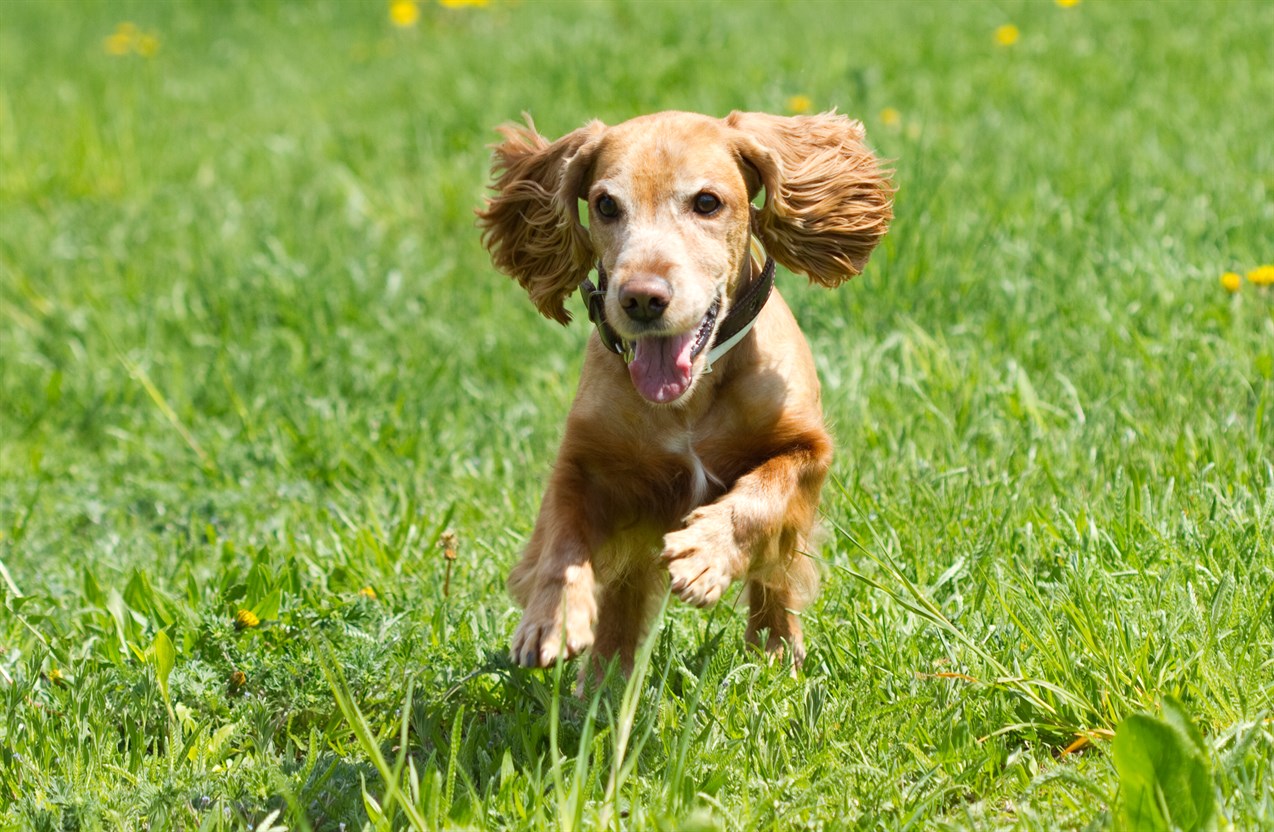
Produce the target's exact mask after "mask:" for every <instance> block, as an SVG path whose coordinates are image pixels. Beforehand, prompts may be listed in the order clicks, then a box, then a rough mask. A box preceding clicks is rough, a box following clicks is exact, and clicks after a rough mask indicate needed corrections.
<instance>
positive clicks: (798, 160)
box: [726, 111, 894, 286]
mask: <svg viewBox="0 0 1274 832" xmlns="http://www.w3.org/2000/svg"><path fill="white" fill-rule="evenodd" d="M726 124H728V125H729V126H731V127H734V128H736V129H738V130H740V131H741V132H742V135H741V136H740V139H739V142H738V153H739V155H740V157H741V158H742V159H743V161H744V162H746V163H748V164H749V165H751V166H752V167H753V168H754V169H755V170H756V173H757V176H756V177H755V180H756V181H755V182H754V183H753V184H754V185H756V186H764V187H765V204H764V206H763V207H762V208H761V210H760V212H759V213H758V215H757V227H756V231H757V234H758V235H759V236H760V237H761V242H763V243H764V244H765V247H766V249H768V250H769V252H770V253H771V254H772V255H774V259H775V260H777V261H779V262H780V263H782V264H783V265H784V266H786V267H787V268H789V269H791V270H792V271H794V272H801V273H803V274H806V275H809V278H810V280H813V281H816V282H818V283H821V284H823V285H824V286H839V285H840V284H841V283H843V282H844V281H846V280H848V279H849V278H851V277H853V276H854V275H856V274H858V273H860V272H861V271H862V270H863V267H864V266H866V265H867V258H868V257H870V256H871V251H872V249H873V248H875V247H876V243H878V242H879V241H880V238H881V237H882V236H884V234H885V232H886V231H887V230H888V229H889V221H890V220H891V219H892V218H893V195H894V187H893V184H892V183H891V182H890V180H889V174H890V173H891V172H890V171H887V170H884V169H882V167H881V165H880V162H879V160H878V159H877V158H876V157H875V156H874V155H873V154H872V152H871V150H870V149H869V148H868V147H867V145H866V144H864V143H863V137H864V131H863V125H862V123H861V122H858V121H853V120H851V119H849V118H846V117H845V116H842V115H837V114H836V113H822V114H820V115H816V116H791V117H784V116H772V115H767V114H765V113H743V112H737V111H736V112H733V113H731V114H730V115H729V116H728V117H727V118H726ZM753 196H755V192H754V193H753Z"/></svg>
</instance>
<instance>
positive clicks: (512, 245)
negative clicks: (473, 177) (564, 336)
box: [477, 115, 605, 324]
mask: <svg viewBox="0 0 1274 832" xmlns="http://www.w3.org/2000/svg"><path fill="white" fill-rule="evenodd" d="M524 118H526V122H527V123H526V125H521V124H506V125H504V126H502V127H500V128H499V130H500V133H501V134H502V135H503V136H504V141H503V142H501V143H500V144H497V145H495V146H494V155H493V159H492V162H491V176H492V178H493V179H494V180H495V182H494V184H493V186H492V187H493V189H494V190H495V195H494V196H492V197H491V198H490V199H488V200H487V204H486V208H485V209H484V210H479V211H478V212H477V214H478V225H479V226H480V227H481V228H482V242H483V243H484V244H485V245H486V247H487V250H488V251H490V252H491V259H492V260H493V261H494V262H495V265H496V267H497V268H499V269H500V271H502V272H504V273H505V274H507V275H509V276H510V277H512V278H514V279H516V280H517V282H518V283H520V284H521V285H522V288H523V289H526V291H527V294H529V295H530V296H531V300H532V302H534V303H535V306H536V308H538V309H539V310H540V313H541V314H543V315H544V316H545V317H546V318H551V319H553V320H555V321H558V322H559V323H563V324H565V323H568V322H569V321H570V320H571V314H570V313H569V312H567V311H566V306H565V305H564V301H565V300H566V298H567V297H569V296H570V294H571V292H573V291H575V288H576V287H577V286H578V285H579V283H580V281H581V280H583V279H584V278H585V277H587V276H588V271H589V269H590V268H591V266H592V247H591V246H590V244H589V240H588V233H587V231H586V230H585V229H584V227H583V226H582V225H580V222H579V207H578V205H577V204H576V199H577V198H578V196H579V190H580V187H581V183H582V180H583V177H584V174H585V172H586V169H587V168H588V167H589V165H590V164H591V161H592V155H593V152H594V151H595V150H596V147H597V143H598V140H599V138H600V136H601V134H602V132H603V131H604V130H605V125H603V124H602V123H601V122H600V121H593V122H590V123H589V124H586V125H585V126H583V127H581V128H580V129H578V130H576V131H574V132H572V133H569V134H567V135H565V136H563V137H562V138H560V139H558V140H557V141H555V142H552V143H550V142H549V141H548V140H547V139H545V138H544V137H543V136H541V135H540V134H539V133H537V132H536V130H535V123H534V122H532V121H531V118H530V116H525V115H524Z"/></svg>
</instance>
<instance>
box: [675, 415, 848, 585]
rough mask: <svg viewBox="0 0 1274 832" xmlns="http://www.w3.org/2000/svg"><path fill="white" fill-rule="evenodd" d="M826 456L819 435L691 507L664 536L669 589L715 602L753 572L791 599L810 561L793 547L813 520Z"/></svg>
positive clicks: (805, 576) (806, 574) (828, 448)
mask: <svg viewBox="0 0 1274 832" xmlns="http://www.w3.org/2000/svg"><path fill="white" fill-rule="evenodd" d="M830 461H831V445H830V442H828V441H827V440H826V438H824V437H820V436H814V437H811V438H810V440H809V441H808V442H804V443H801V444H800V445H798V446H796V447H793V448H791V449H789V450H786V451H784V452H782V453H780V454H778V455H776V456H773V457H771V458H769V459H768V460H766V461H765V462H763V463H761V464H760V465H758V466H757V467H756V468H754V469H752V470H751V471H749V472H748V473H747V474H744V475H743V476H741V477H739V479H738V480H737V481H736V482H735V484H734V486H733V487H732V488H731V489H730V490H729V491H728V492H726V494H725V495H723V496H722V497H721V498H720V499H718V500H717V501H716V502H714V503H710V504H709V505H706V506H702V507H700V508H698V509H695V510H694V511H693V512H691V514H690V516H689V517H687V518H686V525H685V528H683V529H681V530H679V531H675V532H671V533H669V534H667V535H666V536H665V537H664V552H663V560H664V562H665V563H666V564H667V567H668V573H669V576H670V578H671V589H672V591H673V592H674V593H675V594H676V595H677V597H679V598H680V599H681V600H683V601H685V602H686V603H688V604H693V605H695V606H697V607H706V606H709V605H711V604H714V603H716V602H717V601H718V600H720V598H721V596H722V595H723V594H724V593H725V591H726V589H727V588H728V587H729V586H730V584H731V583H732V582H733V581H735V580H738V579H740V578H743V577H744V576H751V577H752V579H754V580H755V582H757V583H758V587H759V586H762V585H763V586H769V587H773V588H775V589H779V590H781V592H782V594H783V595H788V594H791V595H793V597H794V598H795V595H796V594H800V593H799V592H798V590H799V587H798V584H800V585H808V584H809V583H810V581H811V578H810V574H811V572H812V570H811V568H810V566H809V565H808V564H803V563H796V562H795V561H794V559H795V558H798V557H800V556H799V555H798V554H797V553H796V552H795V549H796V547H797V545H798V544H799V543H801V542H803V541H804V539H805V538H806V536H807V535H808V534H809V531H810V528H811V527H812V526H813V523H814V517H815V512H816V511H817V508H818V497H819V492H820V491H821V490H822V487H823V479H824V477H825V476H826V474H827V467H828V464H829V463H830Z"/></svg>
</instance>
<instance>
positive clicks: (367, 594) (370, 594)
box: [358, 586, 376, 601]
mask: <svg viewBox="0 0 1274 832" xmlns="http://www.w3.org/2000/svg"><path fill="white" fill-rule="evenodd" d="M358 594H359V595H361V596H362V597H364V598H370V599H371V600H373V601H375V600H376V590H374V589H372V588H371V587H370V586H365V587H363V588H362V589H360V590H359V591H358Z"/></svg>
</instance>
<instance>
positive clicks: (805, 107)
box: [787, 95, 814, 114]
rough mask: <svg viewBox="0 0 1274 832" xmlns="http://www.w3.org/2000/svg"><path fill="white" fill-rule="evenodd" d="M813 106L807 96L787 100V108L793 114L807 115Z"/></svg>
mask: <svg viewBox="0 0 1274 832" xmlns="http://www.w3.org/2000/svg"><path fill="white" fill-rule="evenodd" d="M813 106H814V102H813V101H811V100H810V97H809V96H808V95H794V96H792V97H791V98H789V99H788V100H787V108H788V110H790V111H792V112H793V113H798V114H799V113H808V112H809V111H810V108H811V107H813Z"/></svg>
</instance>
